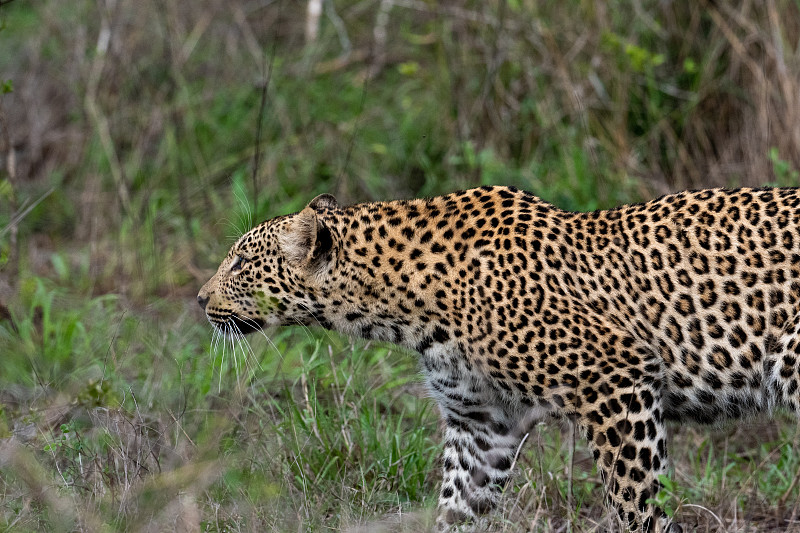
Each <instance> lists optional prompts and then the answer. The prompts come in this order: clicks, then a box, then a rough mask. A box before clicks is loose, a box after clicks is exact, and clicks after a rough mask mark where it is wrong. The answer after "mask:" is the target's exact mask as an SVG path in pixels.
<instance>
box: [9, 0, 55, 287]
mask: <svg viewBox="0 0 800 533" xmlns="http://www.w3.org/2000/svg"><path fill="white" fill-rule="evenodd" d="M9 1H10V0H9ZM0 5H2V4H0ZM0 131H2V137H0V140H2V147H1V148H2V150H0V153H2V151H5V152H6V173H7V174H8V182H9V184H10V185H11V193H10V198H9V207H10V208H11V209H10V211H11V212H12V213H14V216H12V217H11V220H9V222H8V226H7V227H6V228H5V229H3V230H0V237H1V236H2V235H3V234H5V233H6V231H8V232H10V236H9V246H8V249H9V252H8V267H7V270H8V283H9V284H10V285H11V287H12V288H13V287H16V285H17V277H18V275H19V241H18V240H17V233H18V231H19V221H20V220H21V219H22V217H20V216H17V210H18V209H19V203H18V201H17V187H16V185H17V165H16V156H15V154H14V145H13V144H11V131H10V128H9V125H8V120H7V119H6V114H5V110H4V109H3V102H2V101H0ZM51 192H52V191H51ZM37 203H38V202H37ZM34 205H35V204H34ZM28 211H29V210H28ZM28 211H26V212H25V214H27V213H28ZM23 216H24V215H23Z"/></svg>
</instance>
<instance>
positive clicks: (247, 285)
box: [197, 194, 338, 335]
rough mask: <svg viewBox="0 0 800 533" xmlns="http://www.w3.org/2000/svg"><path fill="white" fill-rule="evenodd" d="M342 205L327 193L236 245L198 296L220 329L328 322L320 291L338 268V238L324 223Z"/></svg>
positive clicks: (264, 225) (235, 330)
mask: <svg viewBox="0 0 800 533" xmlns="http://www.w3.org/2000/svg"><path fill="white" fill-rule="evenodd" d="M337 208H338V205H337V203H336V199H335V198H334V197H333V196H331V195H328V194H324V195H321V196H318V197H317V198H315V199H314V200H313V201H312V202H311V203H310V204H308V206H307V207H306V208H305V209H303V210H302V211H301V212H299V213H296V214H293V215H286V216H282V217H278V218H274V219H272V220H268V221H266V222H263V223H261V224H259V225H258V226H256V227H255V228H253V229H252V230H250V231H249V232H247V233H245V234H244V235H243V236H242V237H241V238H240V239H239V240H238V241H237V242H236V244H234V245H233V246H232V247H231V249H230V251H229V252H228V255H227V256H226V257H225V259H224V260H223V261H222V264H221V265H220V266H219V268H218V269H217V273H216V274H214V276H213V277H212V278H211V279H210V280H208V282H207V283H206V284H205V285H203V288H202V289H200V292H199V293H198V295H197V301H198V303H199V304H200V307H202V308H203V310H204V311H205V312H206V317H207V318H208V320H209V322H211V324H213V325H214V326H215V327H216V328H217V329H218V330H220V331H221V332H223V333H226V334H231V335H235V334H238V333H250V332H253V331H256V330H259V329H263V328H266V327H272V326H285V325H292V324H304V325H312V324H320V323H322V325H323V326H324V325H325V324H324V319H323V318H321V316H322V314H323V309H322V307H323V305H322V304H321V301H320V295H321V294H324V293H325V292H326V290H325V287H326V286H327V282H328V280H329V279H330V272H331V269H333V268H335V263H336V257H337V250H338V237H337V235H336V231H335V229H333V228H331V227H329V226H328V225H326V224H325V223H324V222H323V221H322V217H321V216H320V215H321V214H322V213H323V212H325V211H330V210H335V209H337Z"/></svg>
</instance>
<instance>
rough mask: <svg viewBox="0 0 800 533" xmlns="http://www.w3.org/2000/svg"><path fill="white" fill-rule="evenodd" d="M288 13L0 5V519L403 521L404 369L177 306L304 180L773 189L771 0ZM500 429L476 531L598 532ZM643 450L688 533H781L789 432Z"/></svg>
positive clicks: (431, 437)
mask: <svg viewBox="0 0 800 533" xmlns="http://www.w3.org/2000/svg"><path fill="white" fill-rule="evenodd" d="M306 7H307V6H306V2H297V1H289V0H263V1H260V0H248V1H244V0H243V1H235V2H226V1H224V0H199V1H197V2H192V3H189V2H177V1H176V0H166V1H160V2H156V1H154V0H138V1H133V0H97V1H95V2H90V1H88V0H75V1H73V2H69V3H65V2H59V1H56V0H42V1H39V2H29V1H26V0H16V1H13V2H0V158H2V165H0V529H2V530H4V531H5V530H8V531H73V530H79V531H173V530H174V531H187V532H188V531H201V530H202V531H259V532H260V531H365V532H366V531H409V532H412V531H424V530H426V529H427V528H429V527H430V526H431V525H432V523H433V518H434V507H435V503H436V498H437V493H436V491H437V484H438V479H439V477H440V474H439V468H440V465H439V459H438V452H439V438H438V437H439V431H440V429H439V426H438V421H437V413H436V409H435V406H434V405H433V404H432V403H431V402H430V401H429V400H428V398H427V397H426V393H425V391H424V388H423V387H422V385H421V383H420V377H419V374H418V368H417V363H416V359H415V357H414V355H413V354H409V353H406V352H404V351H402V350H399V349H397V348H396V347H394V346H390V345H382V344H369V343H365V342H363V341H360V340H357V339H349V338H344V337H340V336H337V335H336V334H333V333H329V332H325V331H322V330H319V329H313V328H312V329H310V330H309V329H305V328H290V329H286V330H281V331H272V332H269V336H268V337H267V336H259V335H254V336H251V337H250V338H249V339H248V342H249V343H248V344H244V345H242V344H239V345H234V344H230V343H229V342H226V341H225V340H222V339H213V337H212V331H211V327H210V326H209V325H208V324H207V323H206V321H205V319H204V317H203V315H202V313H201V311H200V309H199V308H198V306H197V305H196V302H195V295H196V293H197V290H198V288H199V287H200V285H201V284H202V283H203V282H205V280H206V279H207V278H208V277H209V276H210V275H211V274H212V273H213V271H214V269H215V268H216V266H217V264H218V262H219V260H220V259H221V258H222V257H223V256H224V254H225V252H226V250H227V248H228V247H229V246H230V245H231V244H232V243H233V242H234V240H235V239H236V237H238V236H239V235H241V234H242V233H243V232H244V231H245V230H246V229H247V228H249V227H250V226H251V225H252V224H253V223H255V222H258V221H260V220H263V219H265V218H269V217H272V216H275V215H279V214H284V213H290V212H294V211H297V210H299V209H300V208H302V207H303V206H304V205H305V203H306V202H308V201H309V200H310V199H311V198H313V197H314V195H316V194H319V193H322V192H330V193H333V194H335V195H336V196H337V197H338V198H339V200H340V202H341V203H352V202H357V201H368V200H377V199H388V198H409V197H417V196H423V195H434V194H438V193H443V192H448V191H451V190H455V189H459V188H465V187H469V186H475V185H481V184H509V185H516V186H519V187H522V188H524V189H527V190H530V191H532V192H534V193H536V194H538V195H539V196H542V197H543V198H545V199H547V200H549V201H552V202H554V203H556V204H558V205H559V206H560V207H563V208H567V209H579V210H591V209H597V208H604V207H609V206H613V205H618V204H620V203H624V202H629V201H639V200H642V199H645V198H649V197H652V196H654V195H657V194H661V193H664V192H667V191H671V190H677V189H681V188H686V187H702V186H735V185H766V184H771V185H800V179H798V173H797V171H796V170H795V169H798V168H800V46H798V44H800V23H798V21H800V10H799V9H798V5H797V3H795V2H791V1H782V0H767V1H765V2H752V1H745V0H741V1H732V2H706V1H701V2H696V3H689V2H683V3H679V2H659V1H655V0H637V1H622V0H613V1H610V2H605V3H600V2H588V1H577V0H576V1H574V2H562V3H557V2H536V1H532V0H515V1H508V2H505V1H500V0H488V1H478V0H468V1H465V2H432V1H424V0H393V1H387V0H381V1H378V0H374V1H370V0H361V1H355V0H354V1H339V0H336V1H332V0H330V1H326V2H324V4H323V11H322V14H321V17H320V18H319V20H318V21H317V22H316V23H314V20H313V19H310V18H309V16H308V12H307V9H306ZM309 22H311V26H310V29H309V28H308V26H309ZM527 443H528V445H527V447H526V451H525V453H524V454H522V455H521V456H520V458H519V460H518V463H517V468H518V471H519V475H518V478H517V480H516V482H515V483H514V485H513V486H512V487H510V488H509V489H508V490H507V494H506V498H505V503H504V506H503V508H502V509H500V510H499V511H498V512H497V513H495V514H494V515H493V516H492V520H493V524H492V528H493V529H494V530H497V531H508V532H518V531H536V532H545V531H547V532H550V531H552V532H562V531H572V532H590V531H606V530H608V529H609V528H610V527H611V525H610V524H609V522H608V521H607V519H606V511H605V508H604V507H603V504H602V497H603V489H602V486H601V484H600V480H599V476H598V474H597V472H596V470H595V469H594V467H593V465H592V461H591V457H590V455H589V453H588V452H587V450H586V447H585V445H584V443H583V442H581V441H580V439H578V440H577V442H576V441H575V439H574V438H573V434H572V429H571V428H570V427H569V426H567V425H564V426H559V425H558V424H549V425H540V426H537V428H536V430H535V431H534V432H533V433H531V434H530V435H529V437H528V439H527ZM573 445H574V446H573ZM672 456H673V459H674V469H673V471H672V472H671V474H670V478H669V479H667V480H665V487H666V488H665V490H664V491H663V492H662V493H661V494H659V497H658V498H659V500H660V501H661V503H662V505H663V507H664V508H665V509H667V510H668V511H669V512H670V513H675V515H676V516H677V517H678V518H679V520H680V521H681V522H683V523H684V524H686V525H688V526H689V530H692V528H693V529H694V530H697V531H725V532H734V531H736V532H739V531H800V490H799V489H798V486H797V485H798V472H800V429H799V428H798V426H797V424H796V422H795V421H792V420H786V419H779V420H778V421H776V422H769V421H761V420H759V421H746V422H742V423H740V424H737V425H736V426H734V427H727V428H718V429H717V430H715V431H710V430H708V429H706V428H675V429H674V431H673V432H672ZM685 531H686V529H685Z"/></svg>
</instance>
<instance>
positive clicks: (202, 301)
mask: <svg viewBox="0 0 800 533" xmlns="http://www.w3.org/2000/svg"><path fill="white" fill-rule="evenodd" d="M197 303H198V304H200V307H201V308H202V309H203V311H205V310H206V306H207V305H208V296H203V295H202V294H198V295H197Z"/></svg>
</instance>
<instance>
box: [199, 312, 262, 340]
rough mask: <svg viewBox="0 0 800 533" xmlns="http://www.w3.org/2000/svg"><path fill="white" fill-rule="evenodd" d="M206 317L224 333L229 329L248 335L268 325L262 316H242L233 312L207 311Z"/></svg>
mask: <svg viewBox="0 0 800 533" xmlns="http://www.w3.org/2000/svg"><path fill="white" fill-rule="evenodd" d="M206 317H207V318H208V321H209V322H211V325H213V326H214V327H215V328H217V329H219V330H220V331H222V332H223V333H227V332H228V331H231V330H232V331H234V332H236V333H241V334H242V335H247V334H248V333H253V332H255V331H260V330H262V329H264V326H265V325H266V324H265V322H264V321H263V320H262V319H260V318H249V317H241V316H238V315H235V314H233V313H230V314H227V315H222V314H216V313H206Z"/></svg>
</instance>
